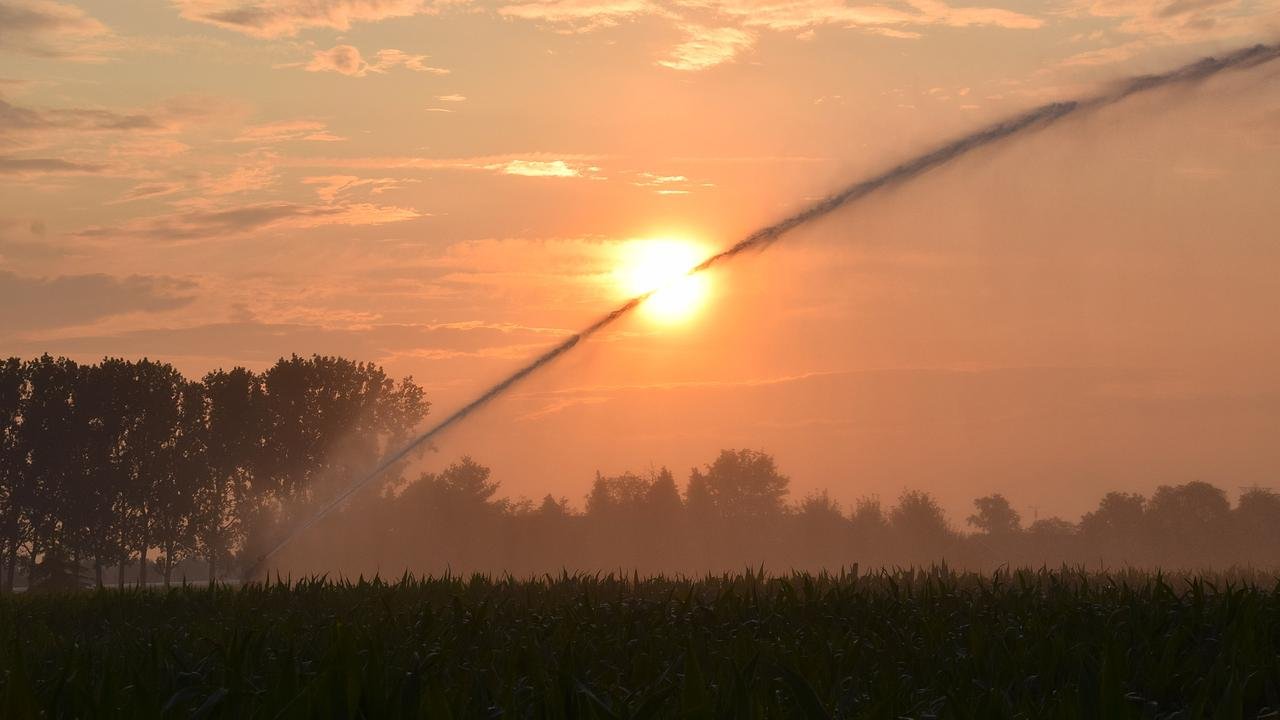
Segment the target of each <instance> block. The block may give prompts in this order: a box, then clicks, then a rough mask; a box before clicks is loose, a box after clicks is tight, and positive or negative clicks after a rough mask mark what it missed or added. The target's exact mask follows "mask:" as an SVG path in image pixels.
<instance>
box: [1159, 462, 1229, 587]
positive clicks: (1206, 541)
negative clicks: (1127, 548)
mask: <svg viewBox="0 0 1280 720" xmlns="http://www.w3.org/2000/svg"><path fill="white" fill-rule="evenodd" d="M1230 517H1231V503H1230V502H1228V501H1227V494H1226V493H1225V492H1224V491H1223V490H1222V489H1221V488H1217V487H1214V486H1213V485H1210V484H1209V483H1206V482H1201V481H1198V480H1197V481H1193V482H1189V483H1185V484H1183V485H1172V486H1171V485H1161V486H1160V487H1158V488H1156V491H1155V493H1154V494H1153V495H1152V496H1151V502H1150V504H1149V505H1148V506H1147V511H1146V514H1145V520H1146V525H1147V530H1148V532H1150V533H1151V540H1152V541H1153V542H1154V544H1155V546H1156V547H1158V548H1159V549H1160V551H1161V554H1162V557H1161V558H1159V561H1160V562H1161V564H1163V565H1177V566H1182V567H1196V568H1200V567H1207V566H1209V565H1211V564H1213V563H1214V562H1215V561H1216V560H1218V559H1220V558H1222V556H1223V552H1224V550H1225V549H1226V548H1225V547H1224V538H1226V537H1227V534H1228V533H1227V528H1228V523H1229V521H1230Z"/></svg>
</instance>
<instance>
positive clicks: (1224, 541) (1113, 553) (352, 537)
mask: <svg viewBox="0 0 1280 720" xmlns="http://www.w3.org/2000/svg"><path fill="white" fill-rule="evenodd" d="M788 484H789V482H788V479H787V477H786V476H785V475H783V474H782V473H781V472H780V471H779V469H778V468H777V467H776V464H775V462H774V460H773V458H772V457H770V456H769V455H768V454H765V453H762V452H759V451H755V450H724V451H721V452H720V454H719V456H718V457H716V458H715V460H714V461H713V462H711V463H710V464H709V465H707V466H705V467H704V468H700V469H694V470H693V471H692V472H691V473H690V474H689V476H688V479H687V481H686V482H685V484H684V488H683V492H681V489H680V488H679V487H678V485H677V483H676V480H675V477H674V476H673V474H672V473H671V472H670V471H669V470H667V469H665V468H664V469H659V470H655V471H650V472H648V473H645V474H640V475H637V474H633V473H627V474H623V475H617V476H612V477H605V476H601V475H597V477H596V479H595V482H594V484H593V485H592V488H591V492H590V494H589V495H588V496H587V498H586V504H585V508H584V510H583V511H581V512H577V511H575V510H573V509H572V508H571V507H570V506H569V503H568V502H567V500H566V499H564V498H555V497H552V496H550V495H548V496H547V497H545V498H544V499H543V500H542V501H541V502H540V503H532V502H529V501H519V502H513V501H511V500H507V499H500V498H499V497H498V495H497V493H498V488H499V485H498V482H497V481H495V480H493V479H492V478H491V475H490V472H489V470H488V468H486V467H484V466H482V465H480V464H478V463H476V462H474V461H472V460H471V459H469V458H464V459H463V460H462V461H461V462H458V463H455V464H453V465H451V466H449V467H448V468H446V469H445V470H444V471H442V472H440V473H436V474H425V475H423V476H422V477H421V478H420V479H419V480H418V482H415V483H412V484H409V485H407V486H406V487H405V488H403V490H401V491H400V492H399V493H398V494H390V493H388V494H384V495H382V496H376V495H370V496H367V497H364V498H362V499H361V501H359V502H358V503H356V504H354V505H353V506H351V507H350V508H348V509H347V511H346V512H343V513H340V514H336V515H335V516H333V517H331V518H329V519H328V520H327V521H326V522H325V523H324V524H322V525H318V526H317V527H315V528H313V529H312V531H311V532H309V533H307V535H306V536H305V537H303V538H301V539H300V540H299V542H298V543H297V547H295V548H293V552H292V553H290V554H289V557H288V558H287V559H285V560H284V561H283V562H282V566H283V567H284V568H287V569H292V570H293V571H294V574H295V576H296V575H297V574H298V573H319V572H330V573H337V572H340V573H342V574H344V575H350V576H354V575H355V574H357V573H362V574H364V575H365V576H369V575H370V574H372V573H373V572H381V573H382V574H383V575H387V574H393V575H398V574H399V572H401V571H402V570H403V569H405V568H410V569H413V570H417V571H430V572H435V573H439V572H442V571H444V570H446V569H451V570H452V571H454V572H464V573H465V572H470V571H483V572H487V573H504V572H509V573H513V574H515V575H517V576H521V575H526V574H530V573H547V572H550V573H557V572H559V571H560V570H561V569H569V570H574V569H583V568H586V569H596V570H606V571H618V570H621V571H623V572H630V571H632V570H636V571H638V572H639V573H640V574H641V575H644V574H646V573H657V572H668V573H669V572H680V573H685V574H692V575H695V576H698V575H702V574H704V573H706V572H708V571H711V572H720V571H733V570H742V569H744V568H748V567H749V568H758V567H761V566H763V567H764V568H765V569H767V570H771V571H774V572H786V571H788V570H820V569H831V570H834V569H839V568H842V567H843V568H852V567H853V566H854V565H858V566H860V567H861V568H862V569H863V570H866V569H867V568H878V567H893V566H900V567H907V566H921V565H930V564H933V563H938V562H940V561H945V562H946V563H948V564H950V565H952V566H954V567H958V568H961V567H962V568H971V569H992V568H996V567H999V566H1002V565H1007V566H1011V567H1021V566H1041V565H1045V564H1047V565H1049V566H1051V567H1053V566H1060V565H1062V564H1067V565H1071V566H1083V567H1089V568H1097V567H1106V568H1122V567H1147V568H1152V567H1164V568H1180V569H1191V570H1196V569H1207V568H1230V567H1252V568H1256V569H1264V570H1275V569H1277V568H1280V495H1276V494H1274V493H1272V492H1270V491H1268V490H1265V489H1261V488H1259V489H1251V490H1248V491H1246V492H1245V493H1244V494H1243V495H1242V496H1241V497H1240V499H1239V502H1238V503H1237V504H1236V505H1235V506H1234V507H1233V506H1232V505H1231V504H1230V503H1229V501H1228V499H1227V496H1226V493H1225V492H1224V491H1223V490H1222V489H1220V488H1217V487H1215V486H1213V485H1210V484H1208V483H1204V482H1191V483H1186V484H1183V485H1175V486H1162V487H1160V488H1158V489H1157V490H1156V492H1155V493H1154V494H1152V496H1151V497H1150V498H1145V497H1143V496H1142V495H1137V494H1130V493H1121V492H1113V493H1108V494H1107V495H1106V496H1105V497H1103V498H1102V499H1101V501H1100V502H1099V504H1098V506H1097V508H1096V509H1095V510H1093V511H1091V512H1089V513H1087V514H1085V515H1084V517H1083V518H1081V520H1080V521H1079V522H1078V523H1072V522H1068V521H1066V520H1062V519H1060V518H1056V517H1050V518H1044V519H1039V520H1036V521H1035V522H1032V523H1030V524H1029V525H1027V524H1025V523H1024V522H1023V520H1022V518H1021V517H1020V516H1019V514H1018V512H1017V511H1016V510H1014V509H1013V508H1012V507H1011V506H1010V503H1009V502H1008V501H1007V500H1006V499H1005V498H1004V497H1003V496H1001V495H990V496H986V497H982V498H978V499H976V500H975V501H974V510H973V514H972V515H970V516H968V517H967V518H965V521H964V522H965V530H964V531H962V530H961V529H960V528H958V527H957V526H956V524H953V523H952V522H951V521H949V520H948V518H947V517H946V515H945V513H944V512H943V510H942V508H941V507H940V506H939V505H938V503H937V501H936V500H935V499H934V498H933V497H932V496H930V495H929V494H928V493H925V492H921V491H914V490H909V491H906V492H904V493H902V494H901V495H900V496H899V497H898V498H897V501H896V504H894V505H892V506H891V507H885V506H883V505H882V504H881V503H880V501H879V500H878V499H876V498H864V499H862V500H860V501H858V502H857V503H856V504H855V505H854V507H853V508H851V509H849V510H846V509H844V508H841V507H840V505H839V504H838V503H836V502H835V501H834V500H832V499H831V498H830V496H829V495H828V494H827V493H826V492H821V493H817V494H811V495H809V496H808V497H805V498H803V499H802V500H800V501H799V502H788V498H787V495H788Z"/></svg>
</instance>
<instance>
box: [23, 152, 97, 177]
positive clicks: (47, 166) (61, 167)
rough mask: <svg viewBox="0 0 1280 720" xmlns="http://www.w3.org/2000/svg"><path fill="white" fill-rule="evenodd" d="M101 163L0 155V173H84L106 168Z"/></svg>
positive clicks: (92, 172)
mask: <svg viewBox="0 0 1280 720" xmlns="http://www.w3.org/2000/svg"><path fill="white" fill-rule="evenodd" d="M107 167H108V166H107V165H104V164H102V163H83V162H74V161H71V160H64V159H62V158H52V157H13V156H9V155H0V175H24V176H26V175H84V174H94V173H101V172H103V171H105V170H106V169H107Z"/></svg>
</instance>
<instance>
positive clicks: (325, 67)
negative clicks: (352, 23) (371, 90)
mask: <svg viewBox="0 0 1280 720" xmlns="http://www.w3.org/2000/svg"><path fill="white" fill-rule="evenodd" d="M398 67H399V68H404V69H406V70H413V71H414V72H425V73H431V74H432V75H448V74H449V71H448V70H446V69H444V68H438V67H432V66H430V65H427V56H426V55H412V54H410V53H407V52H404V51H402V50H395V49H388V50H379V51H378V52H377V54H375V55H374V56H373V58H372V59H368V60H366V59H365V58H364V56H362V55H361V54H360V50H359V49H358V48H356V47H355V46H352V45H336V46H334V47H332V48H329V49H328V50H317V51H316V52H315V54H314V55H312V57H311V62H309V63H307V64H306V65H305V66H304V69H306V70H307V71H308V72H335V73H339V74H341V75H347V76H349V77H364V76H366V75H368V74H369V73H375V74H381V73H386V72H389V71H391V70H394V69H395V68H398Z"/></svg>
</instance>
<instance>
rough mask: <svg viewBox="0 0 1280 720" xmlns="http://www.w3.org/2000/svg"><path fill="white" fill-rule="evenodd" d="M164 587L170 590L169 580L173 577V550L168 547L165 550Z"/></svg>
mask: <svg viewBox="0 0 1280 720" xmlns="http://www.w3.org/2000/svg"><path fill="white" fill-rule="evenodd" d="M163 568H164V570H163V573H164V587H165V589H166V590H168V589H169V580H170V578H172V577H173V548H172V547H166V548H165V549H164V565H163Z"/></svg>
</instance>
